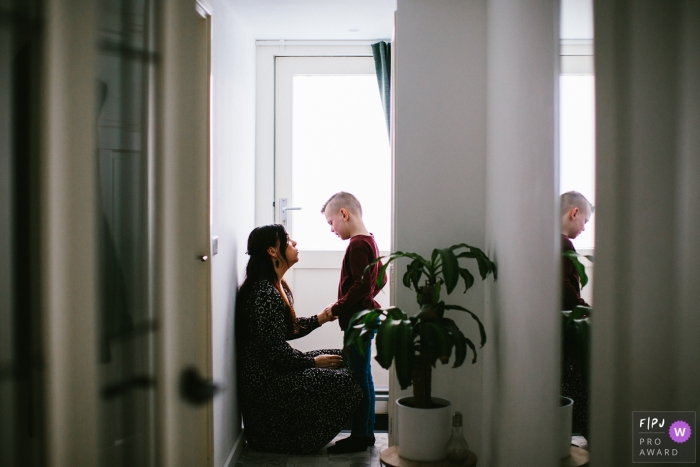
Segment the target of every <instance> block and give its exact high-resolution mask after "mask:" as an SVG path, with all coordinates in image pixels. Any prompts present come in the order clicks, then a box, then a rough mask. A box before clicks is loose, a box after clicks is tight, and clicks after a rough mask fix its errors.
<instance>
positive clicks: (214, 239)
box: [211, 237, 219, 256]
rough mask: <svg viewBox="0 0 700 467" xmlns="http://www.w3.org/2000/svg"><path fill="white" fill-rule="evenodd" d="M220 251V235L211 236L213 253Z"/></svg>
mask: <svg viewBox="0 0 700 467" xmlns="http://www.w3.org/2000/svg"><path fill="white" fill-rule="evenodd" d="M218 252H219V237H212V238H211V255H212V256H214V255H215V254H217V253H218Z"/></svg>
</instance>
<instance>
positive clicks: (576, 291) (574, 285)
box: [560, 191, 594, 310]
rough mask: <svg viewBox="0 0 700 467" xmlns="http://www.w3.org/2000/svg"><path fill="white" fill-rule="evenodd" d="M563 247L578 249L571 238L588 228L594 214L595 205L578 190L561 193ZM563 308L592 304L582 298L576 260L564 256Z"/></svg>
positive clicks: (568, 249)
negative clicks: (575, 266) (587, 224)
mask: <svg viewBox="0 0 700 467" xmlns="http://www.w3.org/2000/svg"><path fill="white" fill-rule="evenodd" d="M560 204H561V248H562V253H563V252H566V251H576V248H574V244H573V243H571V239H574V238H576V237H578V236H579V234H580V233H581V232H583V231H584V230H586V223H588V220H589V219H590V218H591V214H593V210H594V208H593V205H592V204H591V203H590V201H588V200H587V199H586V197H585V196H583V195H582V194H581V193H579V192H577V191H569V192H567V193H564V194H563V195H561V198H560ZM563 260H564V276H563V282H562V285H563V293H562V310H572V309H573V308H574V307H575V306H577V305H583V306H590V305H589V304H588V303H586V301H585V300H584V299H583V298H581V287H580V282H579V277H578V273H577V272H576V268H574V262H573V261H571V259H570V258H567V257H564V258H563Z"/></svg>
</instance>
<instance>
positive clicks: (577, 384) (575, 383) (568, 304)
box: [560, 191, 593, 438]
mask: <svg viewBox="0 0 700 467" xmlns="http://www.w3.org/2000/svg"><path fill="white" fill-rule="evenodd" d="M560 204H561V245H562V252H566V251H576V249H575V248H574V245H573V243H571V239H574V238H576V237H578V236H579V234H580V233H581V232H583V231H584V230H585V229H586V223H587V222H588V220H589V219H590V218H591V214H593V205H592V204H591V203H590V202H589V201H588V200H587V199H586V197H585V196H583V195H582V194H581V193H578V192H576V191H569V192H567V193H564V194H563V195H561V199H560ZM562 260H563V263H564V265H563V266H564V267H563V283H562V285H563V293H562V309H563V310H572V309H573V308H574V307H575V306H577V305H583V306H589V305H588V303H586V301H585V300H584V299H582V298H581V287H580V282H579V276H578V273H577V272H576V268H575V267H574V262H573V261H572V260H571V258H567V257H566V256H563V257H562ZM584 381H585V380H584V378H583V375H582V374H581V369H576V368H574V367H573V365H571V364H570V363H569V362H564V366H563V368H562V375H561V395H562V396H566V397H570V398H571V399H573V400H574V411H573V414H572V429H573V432H574V433H581V434H582V435H583V436H584V437H585V438H588V395H589V390H588V387H587V386H586V383H585V382H584Z"/></svg>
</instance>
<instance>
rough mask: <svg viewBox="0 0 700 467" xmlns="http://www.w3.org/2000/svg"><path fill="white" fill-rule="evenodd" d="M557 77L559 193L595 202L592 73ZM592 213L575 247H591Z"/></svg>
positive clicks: (592, 231) (593, 217)
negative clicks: (558, 104) (558, 98)
mask: <svg viewBox="0 0 700 467" xmlns="http://www.w3.org/2000/svg"><path fill="white" fill-rule="evenodd" d="M559 80H560V81H559V85H560V88H559V89H560V127H559V128H560V129H559V131H560V168H559V177H560V178H559V188H560V191H561V192H562V193H565V192H567V191H571V190H575V191H578V192H580V193H581V194H583V195H584V196H585V197H586V198H588V200H590V202H591V203H593V204H594V205H595V89H594V87H595V84H594V83H595V80H594V77H593V75H579V76H561V77H560V78H559ZM595 217H596V216H595V214H594V215H593V216H592V217H591V220H590V221H589V222H588V224H587V225H586V230H585V231H584V232H583V233H582V234H581V235H579V236H578V237H577V238H576V241H575V245H576V248H577V249H588V248H593V247H594V239H595V236H594V233H595Z"/></svg>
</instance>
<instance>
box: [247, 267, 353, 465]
mask: <svg viewBox="0 0 700 467" xmlns="http://www.w3.org/2000/svg"><path fill="white" fill-rule="evenodd" d="M285 291H286V292H287V296H288V297H289V300H290V302H291V303H292V304H293V301H292V300H293V299H292V294H291V292H290V291H289V289H288V288H286V287H285ZM245 306H246V308H247V309H246V310H245V311H246V312H247V313H249V315H248V316H249V319H248V325H247V326H248V328H249V329H247V330H239V339H238V340H239V342H238V387H239V394H240V402H241V412H242V414H243V424H244V429H245V436H246V441H247V442H248V446H250V447H251V448H252V449H254V450H256V451H265V452H278V453H286V454H306V453H311V452H315V451H318V450H319V449H321V448H322V447H323V446H325V445H326V444H328V443H329V442H330V441H331V440H332V439H333V438H334V437H335V435H337V434H338V433H339V432H340V430H341V429H342V427H343V425H344V424H345V422H346V421H347V420H348V419H349V418H350V416H351V415H352V414H353V413H354V411H355V408H356V407H357V404H358V403H359V402H360V398H361V393H360V388H359V386H358V385H357V383H355V380H354V379H353V377H352V375H351V374H350V373H349V372H348V370H347V369H345V368H343V369H338V370H332V369H327V368H315V367H314V357H315V356H317V355H322V354H335V355H341V351H340V350H316V351H313V352H300V351H298V350H296V349H294V348H292V347H291V346H290V345H289V344H288V343H287V340H291V339H296V338H299V337H303V336H305V335H307V334H308V333H310V332H311V331H313V330H314V329H316V328H317V327H319V326H320V325H319V324H318V318H317V317H316V316H312V317H310V318H299V332H298V333H297V334H296V335H289V334H288V332H287V325H286V323H285V319H284V316H285V303H284V301H283V299H282V296H281V295H280V293H279V291H278V290H277V289H276V288H275V286H274V285H273V284H272V283H270V282H269V281H267V280H261V281H259V282H258V283H257V284H255V285H254V288H253V291H252V293H251V294H250V297H249V298H248V300H247V303H246V305H245ZM239 312H240V311H239ZM240 331H244V332H240ZM244 336H245V337H244Z"/></svg>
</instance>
